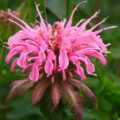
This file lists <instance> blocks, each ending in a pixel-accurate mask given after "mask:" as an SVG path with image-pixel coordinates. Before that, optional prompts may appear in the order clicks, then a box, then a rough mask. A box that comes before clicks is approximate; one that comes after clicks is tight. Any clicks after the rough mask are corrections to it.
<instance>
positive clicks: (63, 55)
mask: <svg viewBox="0 0 120 120" xmlns="http://www.w3.org/2000/svg"><path fill="white" fill-rule="evenodd" d="M68 64H69V59H68V55H67V50H60V55H59V66H60V68H61V69H62V70H64V69H66V68H67V67H68Z"/></svg>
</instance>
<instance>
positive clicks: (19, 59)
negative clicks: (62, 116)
mask: <svg viewBox="0 0 120 120" xmlns="http://www.w3.org/2000/svg"><path fill="white" fill-rule="evenodd" d="M77 8H78V6H76V7H75V8H74V10H73V12H72V14H71V16H70V19H69V20H68V21H66V19H64V20H63V21H58V22H55V23H53V25H51V24H49V23H45V22H44V20H43V18H42V16H41V13H40V12H39V10H38V6H37V12H38V14H39V17H40V23H39V24H38V25H36V26H34V27H31V26H29V25H28V24H27V23H25V22H24V21H22V20H21V19H19V18H18V17H16V16H14V15H13V14H10V16H11V17H13V18H14V19H11V22H14V23H15V24H17V25H18V26H19V27H20V28H21V30H20V31H18V32H17V33H16V34H15V35H13V36H11V37H10V38H9V40H8V43H7V44H8V47H9V53H8V55H7V57H6V63H7V64H8V63H9V62H10V60H11V59H12V58H13V57H14V58H15V59H14V61H13V63H12V65H11V71H14V69H15V66H16V65H17V66H19V67H20V68H21V69H22V72H23V73H25V72H27V73H28V76H29V78H27V81H29V80H30V82H31V81H33V82H34V83H35V84H36V87H35V88H34V91H33V104H35V103H36V102H38V101H39V100H40V98H41V96H42V95H43V93H44V92H45V90H46V89H47V87H48V86H49V85H50V84H52V100H53V104H54V107H56V106H57V105H58V103H59V100H60V98H61V94H62V91H61V89H59V88H63V89H62V90H63V91H66V92H67V93H68V94H69V96H70V97H71V99H72V101H73V108H74V111H75V112H76V111H77V113H78V114H80V116H81V115H82V112H81V109H82V107H81V104H79V103H80V102H79V100H78V93H76V92H75V90H74V89H73V88H72V87H71V85H73V86H76V87H78V88H82V89H84V90H85V91H86V92H87V94H88V95H89V96H90V97H93V98H95V96H94V94H93V93H92V91H91V90H90V89H89V88H87V86H85V84H83V83H82V81H78V80H75V79H74V75H78V76H79V77H80V78H81V79H83V80H84V79H86V74H85V71H86V73H87V74H89V75H93V74H94V72H95V66H94V64H93V62H92V61H91V58H93V57H94V58H97V59H98V60H99V61H100V62H101V63H102V64H103V65H105V64H106V63H107V62H106V58H105V57H104V54H106V53H107V45H106V44H104V43H103V40H102V38H101V37H100V33H101V32H103V31H104V30H107V29H110V28H113V27H107V28H102V29H100V30H95V28H96V27H98V26H99V25H100V24H102V23H103V22H104V21H105V20H106V19H103V20H102V21H100V22H99V23H97V24H96V25H95V26H93V27H91V28H90V29H87V25H88V24H89V23H90V21H91V20H92V19H94V18H96V17H97V16H98V14H99V12H95V13H94V14H93V15H92V16H91V17H90V18H89V19H87V20H83V19H82V20H80V21H79V22H78V23H77V24H76V25H75V26H72V19H73V15H74V13H75V11H76V10H77ZM16 55H17V56H16ZM15 56H16V57H15ZM81 64H85V67H84V68H83V66H82V65H81ZM61 76H62V77H61ZM50 80H51V83H50ZM19 82H20V83H21V80H20V81H18V83H19ZM15 83H17V82H15ZM18 83H17V85H19V84H18ZM23 83H26V80H24V82H22V84H23ZM37 83H38V84H37ZM14 85H15V84H14ZM20 85H21V84H20ZM30 86H31V83H30ZM17 87H18V86H17ZM13 89H16V87H13ZM12 91H14V90H12ZM37 93H38V94H37Z"/></svg>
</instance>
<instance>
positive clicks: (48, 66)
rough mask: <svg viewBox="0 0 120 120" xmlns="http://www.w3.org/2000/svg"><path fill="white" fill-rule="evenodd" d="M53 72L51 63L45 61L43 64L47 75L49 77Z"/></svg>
mask: <svg viewBox="0 0 120 120" xmlns="http://www.w3.org/2000/svg"><path fill="white" fill-rule="evenodd" d="M52 71H53V63H52V61H51V60H49V59H47V61H46V64H45V72H46V74H48V75H51V74H52Z"/></svg>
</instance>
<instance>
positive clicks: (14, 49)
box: [5, 46, 23, 64]
mask: <svg viewBox="0 0 120 120" xmlns="http://www.w3.org/2000/svg"><path fill="white" fill-rule="evenodd" d="M22 50H23V47H22V46H18V47H15V48H13V49H11V50H10V52H9V53H8V55H7V57H6V59H5V61H6V63H7V64H8V63H9V62H10V59H11V58H12V57H13V56H14V55H16V54H18V53H20V52H21V51H22Z"/></svg>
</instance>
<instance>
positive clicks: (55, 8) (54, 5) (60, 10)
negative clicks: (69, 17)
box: [45, 0, 67, 19]
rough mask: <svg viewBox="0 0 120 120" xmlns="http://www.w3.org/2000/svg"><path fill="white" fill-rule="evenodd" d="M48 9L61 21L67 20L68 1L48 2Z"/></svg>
mask: <svg viewBox="0 0 120 120" xmlns="http://www.w3.org/2000/svg"><path fill="white" fill-rule="evenodd" d="M45 4H46V7H47V8H48V9H49V10H50V11H51V12H52V13H54V14H55V15H56V16H57V17H58V18H59V19H64V18H66V14H67V5H66V0H46V2H45Z"/></svg>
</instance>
